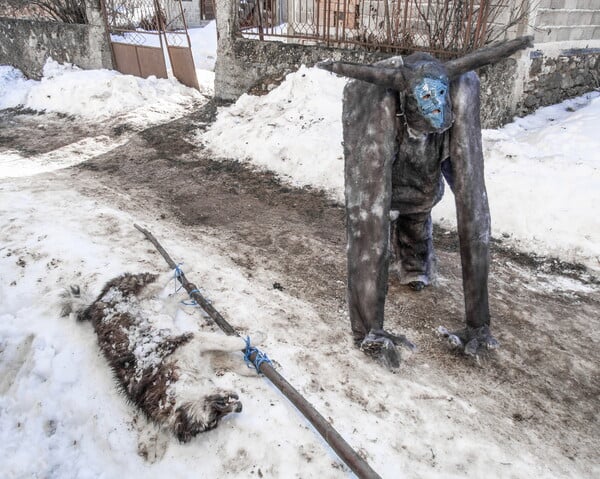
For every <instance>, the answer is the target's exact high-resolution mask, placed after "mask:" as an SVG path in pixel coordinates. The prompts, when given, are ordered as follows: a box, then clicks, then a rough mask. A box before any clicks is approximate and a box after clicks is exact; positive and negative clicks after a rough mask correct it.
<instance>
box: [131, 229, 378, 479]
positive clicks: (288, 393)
mask: <svg viewBox="0 0 600 479" xmlns="http://www.w3.org/2000/svg"><path fill="white" fill-rule="evenodd" d="M133 226H135V228H136V229H137V230H139V231H141V232H142V233H143V234H144V236H146V239H148V241H150V242H151V243H152V244H153V245H154V246H155V247H156V249H157V250H158V252H159V253H160V254H161V255H162V257H163V258H164V259H165V261H166V262H167V264H168V265H169V267H170V268H171V269H176V268H177V264H176V263H175V262H174V261H173V259H172V258H171V257H170V256H169V253H167V251H166V250H165V249H164V248H163V247H162V245H161V244H160V243H159V242H158V240H157V239H156V238H155V237H154V235H153V234H152V233H151V232H150V231H148V230H147V229H145V228H142V227H141V226H139V225H137V224H134V225H133ZM177 278H178V279H179V281H180V283H181V285H182V286H183V287H184V288H185V290H186V291H187V292H188V294H189V295H190V297H191V298H192V299H193V300H194V301H196V303H197V304H198V305H199V306H200V307H201V308H202V309H203V310H204V311H206V313H207V314H208V315H209V316H210V317H211V318H212V319H213V321H214V322H215V323H216V324H217V325H218V326H219V328H221V330H222V331H223V332H224V333H225V334H227V335H228V336H239V334H238V333H237V332H236V330H235V329H234V328H233V327H232V326H231V324H229V323H228V322H227V320H226V319H225V318H224V317H223V316H221V314H220V313H219V312H218V311H217V310H216V309H215V308H214V307H213V306H212V305H211V304H210V303H209V302H208V301H207V300H206V298H204V296H202V294H201V293H200V292H199V291H198V288H197V287H196V285H195V284H193V283H190V282H189V281H188V280H187V278H186V277H185V274H184V273H183V272H180V273H179V275H178V276H177ZM257 355H258V352H257V351H254V352H253V353H252V354H251V355H250V357H249V359H250V361H252V362H253V363H254V364H257V369H258V371H259V372H261V373H263V374H264V375H265V376H266V377H267V378H269V380H270V381H271V382H272V383H273V384H274V385H275V387H276V388H277V389H279V391H281V393H282V394H283V395H284V396H285V397H286V398H288V399H289V400H290V402H291V403H292V404H293V405H294V406H296V407H297V408H298V410H299V411H300V412H301V413H302V414H303V415H304V417H306V419H308V420H309V422H310V423H311V424H312V425H313V426H314V428H315V429H316V430H317V431H318V432H319V434H320V435H321V436H322V437H323V439H325V441H326V442H327V444H329V445H330V446H331V448H332V449H333V450H334V451H335V453H336V454H337V455H338V456H339V458H340V459H341V460H342V461H344V463H346V465H347V466H348V467H349V468H350V469H351V470H352V472H354V473H355V474H356V475H357V477H359V478H360V479H381V476H379V474H377V473H376V472H375V471H374V470H373V469H372V468H371V466H369V464H368V463H367V462H366V461H365V460H364V459H363V458H362V457H360V455H359V454H358V453H357V452H356V451H355V450H354V449H352V447H351V446H350V445H349V444H348V443H347V442H346V441H345V440H344V438H343V437H342V436H341V435H340V433H338V432H337V431H336V430H335V429H334V428H333V426H332V425H331V424H329V422H328V421H327V420H326V419H325V418H324V417H323V416H322V415H321V414H320V413H319V412H318V411H317V410H316V409H315V408H314V407H313V406H312V404H310V403H309V402H308V401H307V400H306V398H304V396H302V395H301V394H300V393H299V392H298V391H297V390H296V389H295V388H294V387H293V386H292V385H291V384H290V383H289V382H287V380H286V379H285V378H284V377H283V376H282V375H281V374H279V373H278V372H277V371H276V370H275V368H273V366H272V365H271V364H270V362H267V361H265V362H260V363H256V362H255V359H256V356H257Z"/></svg>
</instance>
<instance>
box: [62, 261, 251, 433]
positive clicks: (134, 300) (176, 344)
mask: <svg viewBox="0 0 600 479" xmlns="http://www.w3.org/2000/svg"><path fill="white" fill-rule="evenodd" d="M167 275H168V276H164V277H162V278H161V277H160V276H159V275H157V274H150V273H141V274H129V273H127V274H124V275H122V276H119V277H117V278H114V279H112V280H110V281H109V282H108V283H107V284H106V285H105V286H104V288H103V289H102V292H101V293H100V294H99V295H98V297H97V298H96V299H95V300H94V301H92V302H91V304H87V305H86V304H85V300H84V299H83V298H82V294H81V291H80V289H79V287H77V286H72V287H71V288H70V291H68V293H67V294H65V301H64V302H63V315H67V314H70V315H71V316H75V317H76V318H77V320H79V321H90V322H91V323H92V325H93V327H94V330H95V332H96V335H97V337H98V344H99V346H100V349H101V350H102V353H103V354H104V356H105V358H106V359H107V361H108V363H109V365H110V367H111V368H112V370H113V372H114V375H115V377H116V379H117V381H118V384H119V386H120V387H121V389H122V390H123V392H124V393H125V395H126V396H127V398H128V399H129V400H131V402H132V403H133V404H134V405H135V406H136V407H137V408H139V409H140V410H141V411H142V412H143V413H144V414H145V415H146V416H147V418H148V419H150V420H151V421H153V422H154V423H156V424H157V425H159V426H161V427H162V428H164V429H167V430H169V431H171V432H172V433H173V434H174V435H175V436H176V437H177V438H178V439H179V440H180V441H181V442H188V441H190V440H191V439H192V438H193V437H194V436H195V435H196V434H198V433H201V432H204V431H208V430H210V429H213V428H215V427H217V425H218V423H219V420H220V419H221V418H222V417H223V416H225V415H226V414H229V413H231V412H240V411H241V410H242V403H241V402H240V400H239V397H238V395H237V394H236V393H235V392H233V391H229V390H226V389H222V388H219V387H217V386H216V384H215V379H216V374H215V370H214V369H213V366H212V364H211V357H210V356H214V355H215V354H216V352H234V351H242V350H243V349H244V348H245V347H246V344H245V341H244V340H243V339H242V338H241V337H238V336H226V335H224V334H218V333H205V332H200V333H198V332H194V333H192V332H183V333H182V332H181V330H179V331H178V328H177V327H175V323H174V315H169V314H165V305H168V302H165V301H163V300H161V299H159V298H158V294H159V293H160V292H161V291H162V290H163V289H164V287H165V285H166V284H167V282H168V279H170V280H172V279H173V275H172V273H168V274H167ZM222 354H223V353H221V355H222ZM241 361H242V358H241V357H240V358H238V362H239V363H241ZM241 365H243V363H241Z"/></svg>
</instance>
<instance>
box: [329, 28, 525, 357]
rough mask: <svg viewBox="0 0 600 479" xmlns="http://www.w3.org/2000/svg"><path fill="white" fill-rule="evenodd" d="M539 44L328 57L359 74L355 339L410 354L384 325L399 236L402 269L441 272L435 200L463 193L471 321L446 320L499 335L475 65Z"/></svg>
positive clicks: (418, 281)
mask: <svg viewBox="0 0 600 479" xmlns="http://www.w3.org/2000/svg"><path fill="white" fill-rule="evenodd" d="M528 46H531V37H522V38H518V39H515V40H511V41H507V42H503V43H499V44H495V45H490V46H487V47H484V48H481V49H479V50H476V51H474V52H473V53H470V54H468V55H465V56H463V57H461V58H458V59H456V60H450V61H448V62H446V63H442V62H440V61H438V60H436V59H435V58H433V57H432V56H431V55H429V54H426V53H414V54H412V55H410V56H407V57H406V58H402V57H399V56H398V57H393V58H390V59H387V60H384V61H381V62H378V63H376V64H374V65H359V64H352V63H343V62H333V61H326V62H322V63H319V64H318V66H319V67H321V68H324V69H326V70H328V71H331V72H334V73H337V74H339V75H344V76H347V77H350V78H353V79H355V80H353V81H350V82H349V83H348V84H347V85H346V87H345V89H344V100H343V116H342V121H343V136H344V157H345V197H346V223H347V241H348V248H347V251H348V309H349V315H350V322H351V325H352V333H353V335H354V340H355V342H356V344H357V345H358V346H360V348H361V349H362V350H363V351H365V352H366V353H368V354H371V355H373V356H375V357H378V358H380V359H381V360H382V361H383V362H384V363H385V364H386V365H387V366H389V367H397V366H398V365H399V353H398V350H397V349H396V346H397V345H404V346H407V347H409V348H411V349H412V348H414V346H413V345H412V343H411V342H410V341H408V340H407V339H406V337H405V336H403V335H395V334H392V333H390V332H388V331H385V330H384V329H383V321H384V304H385V297H386V293H387V282H388V266H389V264H388V263H389V256H390V254H389V252H390V245H389V241H390V238H392V243H393V244H392V245H391V250H392V251H393V252H394V256H395V261H396V262H397V265H396V266H397V269H398V272H399V276H400V280H401V281H402V282H403V283H404V284H408V285H410V286H411V287H412V288H413V289H414V290H417V291H418V290H421V289H422V288H423V287H425V286H426V285H428V284H429V283H430V281H431V274H432V265H433V261H434V251H433V245H432V226H431V209H432V208H433V206H434V205H435V204H436V203H438V202H439V201H440V199H441V198H442V195H443V193H444V178H445V180H446V182H447V183H448V185H449V186H450V189H451V190H452V191H453V193H454V196H455V201H456V211H457V224H458V235H459V242H460V255H461V263H462V276H463V290H464V300H465V311H466V327H465V328H464V329H462V330H460V331H457V332H452V333H450V332H448V331H447V330H446V329H444V328H440V331H441V332H442V334H443V335H444V336H445V337H446V338H448V340H449V341H450V343H451V344H452V345H453V346H454V347H457V348H460V349H462V350H463V351H464V352H465V353H466V354H469V355H477V353H478V352H479V351H480V350H481V349H482V348H495V347H497V346H498V342H497V341H496V340H495V339H494V337H493V336H492V334H491V332H490V313H489V306H488V289H487V288H488V286H487V284H488V269H489V239H490V214H489V208H488V201H487V196H486V189H485V182H484V175H483V154H482V146H481V125H480V118H479V108H480V106H479V103H480V101H479V79H478V77H477V75H476V74H475V73H474V72H473V71H472V70H474V69H476V68H479V67H481V66H484V65H487V64H491V63H495V62H497V61H499V60H502V59H503V58H506V57H508V56H510V55H511V54H513V53H515V52H516V51H518V50H521V49H523V48H526V47H528Z"/></svg>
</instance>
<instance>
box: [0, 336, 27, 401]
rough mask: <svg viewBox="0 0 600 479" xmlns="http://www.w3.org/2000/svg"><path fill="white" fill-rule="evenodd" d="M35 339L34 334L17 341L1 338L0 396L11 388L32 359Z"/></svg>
mask: <svg viewBox="0 0 600 479" xmlns="http://www.w3.org/2000/svg"><path fill="white" fill-rule="evenodd" d="M33 338H34V335H33V334H30V335H28V336H24V337H22V338H20V339H19V340H17V341H15V340H14V339H13V338H10V339H9V338H0V396H1V395H3V394H6V392H7V391H8V390H9V389H10V388H11V386H12V385H13V384H14V382H15V380H16V378H17V376H18V375H19V372H21V370H23V369H24V366H25V364H26V363H27V360H28V359H29V358H30V357H31V354H32V353H31V345H32V343H33Z"/></svg>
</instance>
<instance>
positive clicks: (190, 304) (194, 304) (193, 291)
mask: <svg viewBox="0 0 600 479" xmlns="http://www.w3.org/2000/svg"><path fill="white" fill-rule="evenodd" d="M194 293H200V290H199V289H192V290H191V291H190V292H189V295H190V298H192V299H191V301H185V300H182V301H181V304H185V305H186V306H198V303H197V302H196V300H195V299H194V297H193V296H192V294H194Z"/></svg>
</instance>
